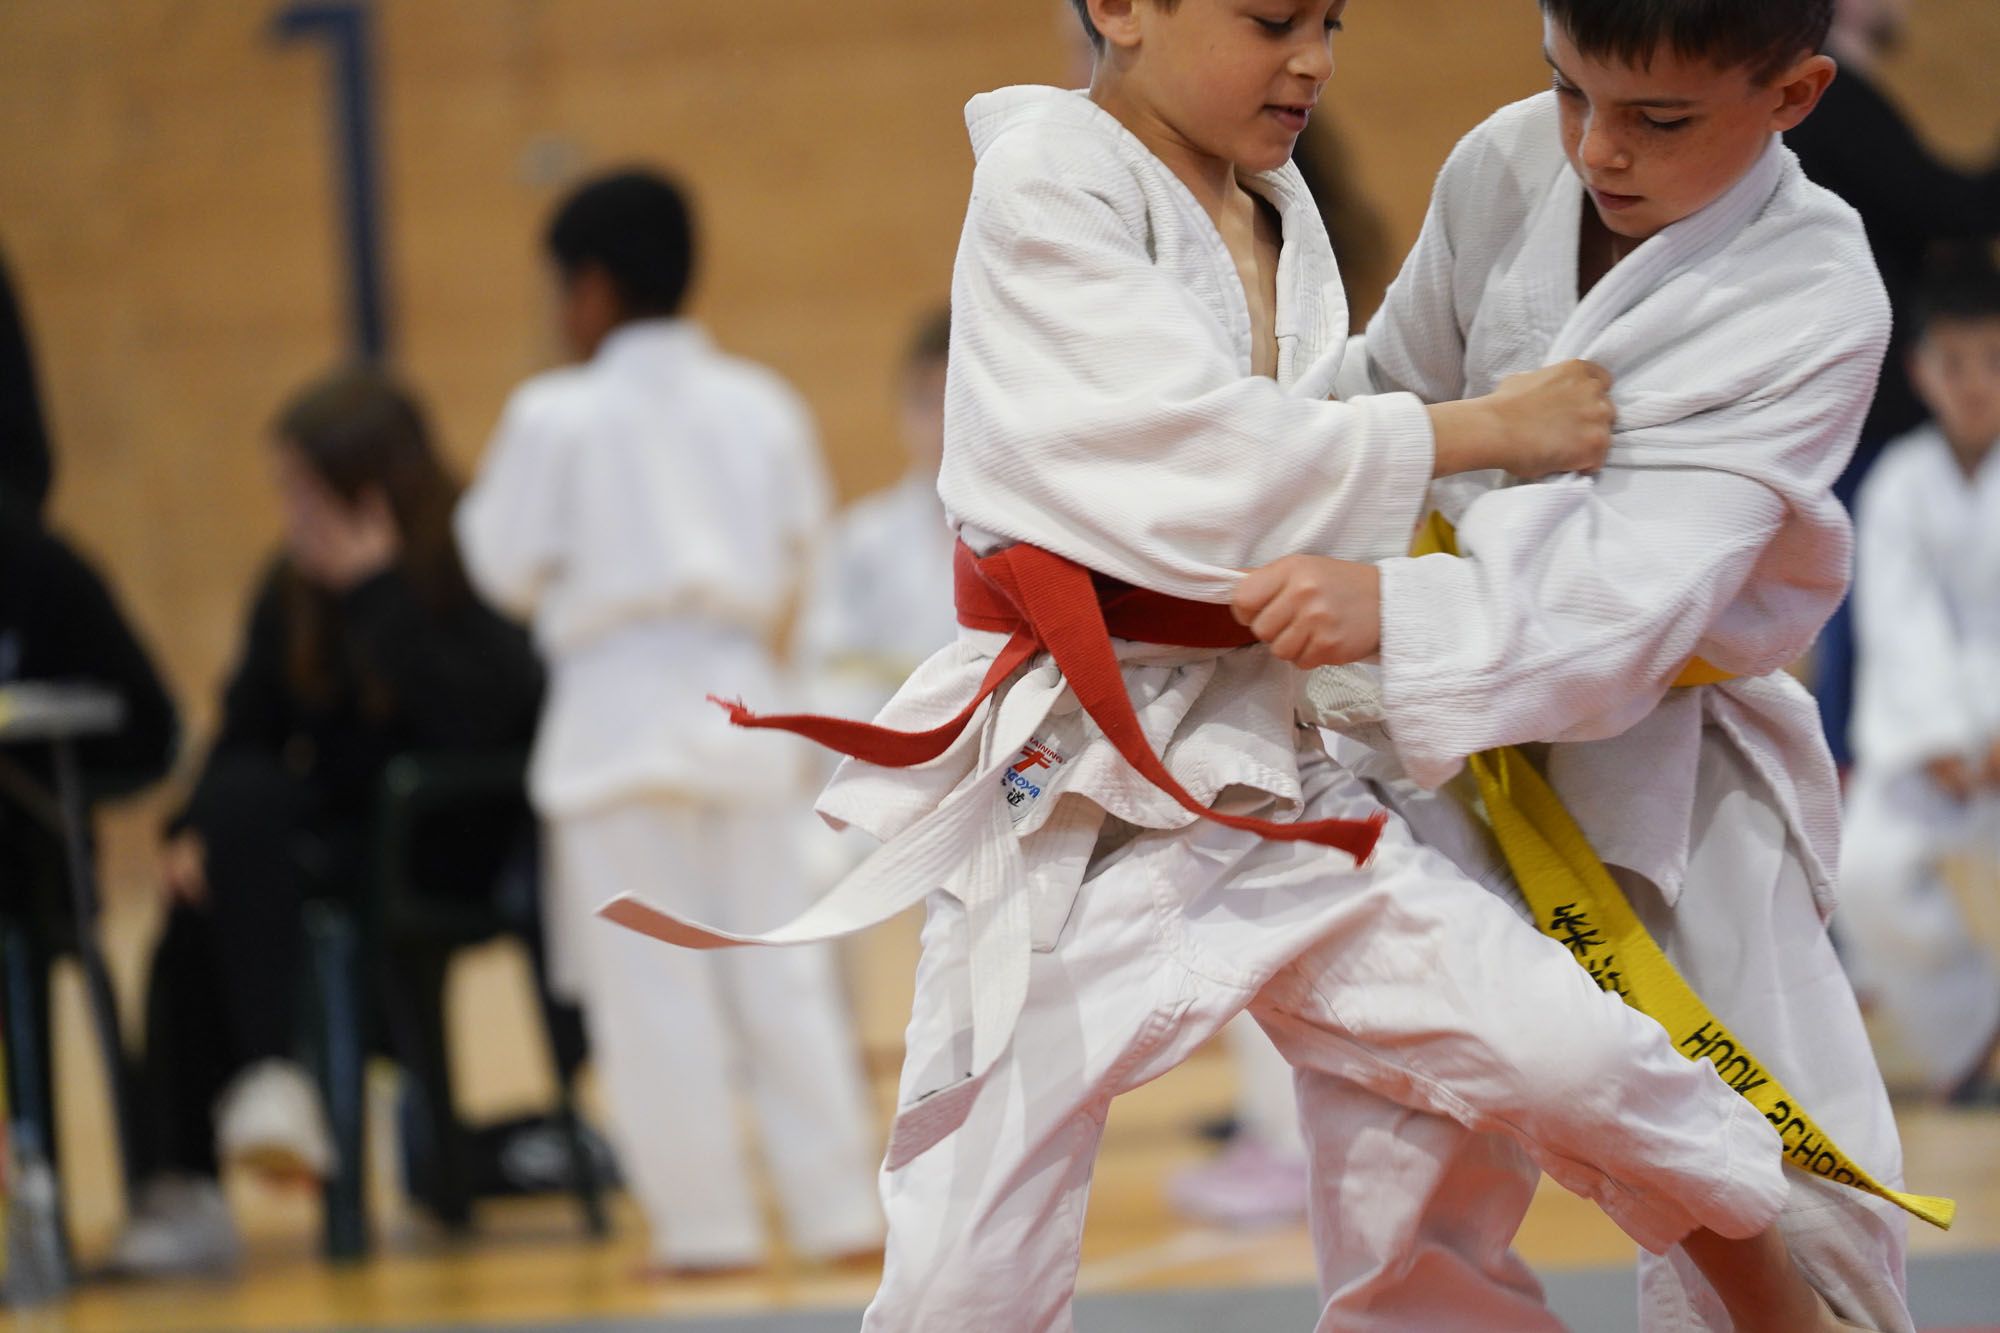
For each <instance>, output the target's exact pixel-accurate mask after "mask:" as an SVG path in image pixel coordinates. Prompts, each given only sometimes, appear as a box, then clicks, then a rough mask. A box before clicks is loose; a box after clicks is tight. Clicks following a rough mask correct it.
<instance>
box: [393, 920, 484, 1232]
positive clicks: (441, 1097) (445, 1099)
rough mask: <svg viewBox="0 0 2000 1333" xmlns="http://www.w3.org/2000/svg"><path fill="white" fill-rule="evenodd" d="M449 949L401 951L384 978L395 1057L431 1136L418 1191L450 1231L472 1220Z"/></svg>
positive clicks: (461, 1228) (470, 1222)
mask: <svg viewBox="0 0 2000 1333" xmlns="http://www.w3.org/2000/svg"><path fill="white" fill-rule="evenodd" d="M450 967H451V956H450V954H449V953H446V952H442V951H434V950H428V949H426V950H420V951H402V952H399V953H397V954H396V955H395V956H394V960H393V962H392V963H391V965H390V967H389V968H388V972H389V974H390V975H389V976H388V977H386V978H385V981H386V982H387V984H388V987H389V991H390V995H389V1026H390V1033H391V1040H392V1042H393V1043H394V1045H395V1049H396V1058H397V1060H398V1061H399V1062H400V1063H401V1064H402V1066H403V1070H404V1072H405V1073H406V1074H407V1075H408V1076H409V1078H410V1080H411V1083H412V1085H413V1086H412V1089H411V1091H412V1092H413V1093H414V1095H415V1096H416V1099H417V1107H416V1110H417V1113H418V1116H419V1118H420V1122H421V1127H422V1131H423V1133H424V1134H425V1136H426V1137H427V1138H428V1139H429V1143H428V1145H427V1146H428V1148H429V1149H430V1151H429V1152H428V1154H426V1156H427V1158H428V1165H429V1169H428V1171H427V1173H426V1175H427V1177H428V1178H427V1179H426V1180H425V1181H424V1182H422V1187H421V1193H422V1195H423V1197H424V1202H425V1203H426V1204H427V1205H429V1207H430V1210H431V1212H432V1213H433V1215H435V1216H436V1218H437V1220H438V1221H439V1222H440V1223H441V1224H442V1225H443V1226H444V1227H445V1228H446V1229H447V1230H450V1231H454V1232H461V1231H466V1230H469V1229H470V1228H471V1226H472V1189H471V1186H470V1184H469V1179H470V1172H469V1170H468V1168H467V1164H466V1160H465V1158H466V1131H465V1127H464V1126H463V1125H462V1124H460V1123H459V1120H458V1112H457V1108H456V1105H455V1103H454V1100H453V1097H452V1087H451V1053H450V1050H449V1047H448V1046H447V1043H446V1034H445V1006H444V995H445V979H446V976H447V974H448V973H449V971H450Z"/></svg>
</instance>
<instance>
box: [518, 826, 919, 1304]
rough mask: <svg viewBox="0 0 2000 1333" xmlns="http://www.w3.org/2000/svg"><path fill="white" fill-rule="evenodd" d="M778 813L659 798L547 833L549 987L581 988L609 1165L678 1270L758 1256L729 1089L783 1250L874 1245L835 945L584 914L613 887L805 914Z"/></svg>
mask: <svg viewBox="0 0 2000 1333" xmlns="http://www.w3.org/2000/svg"><path fill="white" fill-rule="evenodd" d="M788 815H789V811H787V810H785V809H784V808H783V807H773V808H771V809H769V810H765V809H761V808H759V807H756V806H742V805H719V804H703V803H698V802H694V801H685V800H673V799H667V798H661V799H634V800H628V801H622V802H619V803H616V804H613V805H609V806H605V807H602V808H600V809H598V810H595V811H593V812H591V813H586V814H579V815H574V816H568V817H563V818H558V819H556V820H555V821H553V827H554V831H555V871H556V873H555V876H554V885H553V887H554V891H555V892H554V895H553V900H552V901H551V902H550V904H549V926H550V935H551V939H552V942H553V943H556V944H557V945H558V948H557V950H556V953H557V959H558V962H559V963H567V964H568V966H567V967H566V968H559V969H558V980H568V981H570V982H571V983H572V984H574V985H575V987H576V989H577V990H578V991H579V992H580V994H579V997H578V998H580V999H581V1001H582V1002H583V1006H584V1013H585V1019H586V1024H587V1026H588V1029H589V1034H590V1047H591V1053H592V1058H593V1061H594V1063H595V1066H596V1069H597V1074H598V1078H599V1080H600V1081H601V1085H602V1088H603V1091H604V1095H605V1100H606V1104H607V1107H608V1109H609V1111H610V1119H611V1124H610V1130H611V1138H612V1141H613V1144H614V1146H615V1147H616V1148H617V1150H618V1160H619V1164H620V1165H621V1167H622V1168H623V1169H624V1172H625V1176H626V1179H627V1181H628V1183H629V1184H630V1187H631V1189H632V1192H633V1194H634V1195H635V1196H636V1197H637V1199H638V1201H639V1204H640V1207H641V1208H642V1209H643V1211H644V1212H645V1214H646V1220H647V1222H648V1224H649V1225H650V1226H651V1228H652V1232H653V1237H652V1243H653V1257H654V1258H655V1259H656V1260H657V1261H659V1262H661V1263H664V1264H667V1265H670V1266H674V1267H689V1268H715V1267H735V1266H740V1265H751V1264H756V1263H760V1262H762V1261H763V1259H764V1258H765V1255H766V1241H765V1231H764V1225H763V1216H762V1210H761V1208H760V1206H759V1202H758V1196H757V1191H756V1189H755V1186H754V1179H755V1177H754V1175H753V1173H752V1171H751V1163H750V1155H749V1151H748V1147H747V1145H746V1144H745V1142H744V1136H743V1132H742V1120H741V1117H740V1116H739V1114H738V1107H737V1094H738V1092H739V1090H743V1091H747V1092H748V1094H749V1098H750V1101H751V1103H752V1105H753V1106H754V1108H755V1111H756V1123H757V1126H758V1129H759V1131H760V1133H759V1138H760V1140H761V1146H762V1148H763V1154H764V1157H765V1158H766V1160H767V1161H768V1162H769V1164H770V1167H771V1174H772V1179H773V1182H774V1184H775V1186H776V1189H777V1193H778V1197H779V1200H780V1202H781V1204H782V1206H783V1209H784V1215H785V1220H786V1223H787V1230H788V1232H789V1235H790V1238H791V1242H792V1246H793V1248H794V1250H795V1251H797V1252H798V1253H800V1254H802V1255H805V1256H807V1257H830V1256H835V1255H840V1254H849V1253H855V1252H858V1251H865V1250H869V1249H872V1248H873V1247H874V1246H876V1245H877V1244H879V1243H880V1241H881V1237H882V1220H881V1212H880V1210H879V1207H878V1205H877V1203H876V1200H875V1193H874V1189H873V1182H872V1179H871V1174H872V1167H873V1163H874V1162H875V1160H876V1153H877V1145H876V1141H875V1134H874V1131H873V1128H872V1117H871V1115H870V1110H869V1106H868V1101H867V1095H866V1089H865V1086H864V1084H863V1081H862V1077H861V1068H860V1061H859V1055H858V1052H857V1049H856V1045H855V1040H854V1035H853V1033H852V1031H851V1030H850V1027H849V1023H848V1019H847V1016H846V1004H845V1001H844V998H843V996H842V995H841V992H840V985H839V980H838V975H837V971H836V964H835V958H834V955H833V953H832V946H831V945H820V946H815V947H809V948H800V949H746V950H740V951H736V952H732V953H726V954H712V953H709V954H704V953H693V952H689V951H687V950H682V949H671V948H667V947H665V946H663V945H661V944H660V943H658V942H657V941H655V940H650V939H647V938H646V937H645V936H643V935H639V934H635V933H634V932H632V931H629V930H625V929H623V928H622V927H619V926H615V925H613V924H612V923H611V922H609V921H606V920H604V919H602V918H601V917H598V916H597V915H596V914H595V913H596V910H597V908H598V907H599V906H601V905H602V904H603V902H604V901H605V900H606V899H608V898H610V897H612V896H614V895H616V894H618V893H623V892H630V893H638V894H643V895H645V896H647V897H649V898H652V899H654V900H655V901H659V902H661V903H665V904H670V905H672V906H673V907H675V908H677V909H680V910H683V911H687V912H690V913H698V914H700V915H701V916H702V917H704V918H705V919H708V920H711V921H717V922H727V923H733V924H739V925H745V926H748V925H753V924H754V925H762V924H764V923H767V922H769V921H772V920H776V919H781V918H783V917H785V916H787V915H789V914H791V913H793V912H795V911H797V910H798V909H799V908H800V907H801V906H803V902H804V898H805V896H806V889H805V887H804V886H803V885H802V883H801V881H800V876H799V870H798V866H797V865H796V863H795V861H796V858H795V857H794V855H793V845H792V836H791V834H792V830H791V827H790V823H789V820H788V818H787V816H788ZM565 951H567V953H565ZM565 973H567V974H568V975H567V976H565V975H564V974H565Z"/></svg>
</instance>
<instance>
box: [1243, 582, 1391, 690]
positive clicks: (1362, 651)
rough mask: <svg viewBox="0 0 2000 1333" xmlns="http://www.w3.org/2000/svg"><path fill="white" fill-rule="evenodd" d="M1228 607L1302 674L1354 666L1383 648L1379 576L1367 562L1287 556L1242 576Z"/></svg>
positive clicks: (1275, 652) (1275, 653)
mask: <svg viewBox="0 0 2000 1333" xmlns="http://www.w3.org/2000/svg"><path fill="white" fill-rule="evenodd" d="M1230 607H1231V609H1232V610H1233V611H1234V612H1235V615H1236V619H1237V622H1238V623H1239V624H1242V625H1246V626H1248V627H1249V629H1250V632H1251V633H1252V634H1255V635H1256V636H1257V638H1258V639H1259V640H1260V641H1262V642H1264V643H1267V644H1269V645H1270V646H1271V652H1272V653H1273V654H1274V655H1276V656H1277V657H1278V658H1279V659H1281V660H1282V661H1286V662H1290V663H1292V664H1293V665H1294V666H1297V667H1300V668H1303V669H1306V670H1311V669H1312V668H1314V667H1323V666H1345V665H1347V664H1348V663H1349V662H1359V661H1360V660H1361V659H1363V658H1365V657H1372V656H1373V655H1374V654H1375V653H1376V652H1377V651H1378V650H1380V648H1381V646H1382V572H1381V571H1380V570H1378V569H1377V568H1375V566H1373V565H1363V564H1356V563H1355V562H1354V561H1351V560H1333V559H1329V558H1328V557H1326V556H1320V555H1288V556H1286V557H1285V558H1284V559H1282V560H1275V561H1273V562H1272V563H1270V564H1268V565H1265V566H1264V567H1263V568H1262V569H1256V570H1252V571H1251V572H1250V573H1249V574H1247V575H1245V576H1244V578H1243V582H1241V583H1240V584H1238V585H1237V586H1236V595H1235V596H1234V597H1233V598H1232V599H1231V600H1230Z"/></svg>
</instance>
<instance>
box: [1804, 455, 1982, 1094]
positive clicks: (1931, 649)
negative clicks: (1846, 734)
mask: <svg viewBox="0 0 2000 1333" xmlns="http://www.w3.org/2000/svg"><path fill="white" fill-rule="evenodd" d="M1857 509H1858V518H1857V522H1858V523H1859V526H1860V559H1859V561H1858V564H1857V569H1856V574H1855V588H1854V613H1855V625H1856V629H1857V631H1858V637H1859V640H1860V646H1861V654H1860V682H1859V685H1860V688H1859V691H1858V694H1857V698H1856V708H1855V713H1854V733H1853V736H1854V749H1855V765H1854V773H1853V779H1852V782H1851V784H1850V786H1849V789H1848V802H1847V819H1848V826H1847V842H1846V847H1845V850H1844V854H1843V856H1842V860H1841V874H1842V884H1843V886H1844V889H1845V892H1844V899H1845V903H1846V915H1845V916H1844V917H1843V920H1844V921H1845V922H1847V923H1849V924H1851V925H1852V926H1853V927H1854V929H1853V930H1851V931H1849V932H1848V933H1847V934H1846V936H1844V938H1845V940H1846V942H1847V943H1848V944H1850V945H1851V946H1852V948H1853V952H1854V954H1855V956H1856V959H1857V961H1858V963H1859V964H1860V967H1859V972H1860V977H1861V982H1862V984H1863V986H1864V987H1865V988H1866V989H1868V990H1869V991H1870V993H1871V994H1872V995H1873V997H1874V998H1875V1000H1876V1002H1877V1006H1878V1007H1877V1018H1878V1019H1879V1020H1880V1023H1881V1027H1882V1037H1883V1059H1884V1063H1885V1064H1888V1065H1890V1066H1891V1067H1892V1069H1894V1071H1895V1072H1896V1073H1897V1074H1901V1075H1905V1076H1910V1077H1914V1078H1917V1079H1920V1080H1923V1081H1927V1082H1930V1083H1932V1084H1934V1085H1945V1084H1949V1083H1952V1082H1955V1081H1957V1080H1959V1079H1961V1078H1963V1077H1965V1076H1966V1075H1967V1074H1968V1073H1969V1072H1971V1067H1972V1065H1973V1064H1974V1063H1975V1062H1976V1061H1978V1060H1979V1059H1980V1058H1981V1057H1982V1056H1983V1055H1984V1054H1985V1052H1986V1049H1987V1044H1988V1042H1989V1041H1990V1040H1991V1038H1992V1035H1993V1032H1994V1028H1995V1025H1996V1024H2000V960H1996V959H1995V958H1994V957H1993V956H1992V955H1991V953H1990V952H1989V950H1988V948H1987V947H1985V946H1984V945H1982V944H1981V943H1980V942H1979V941H1978V940H1977V939H1976V938H1974V936H1973V935H1972V933H1971V932H1970V931H1969V930H1968V927H1967V922H1966V920H1965V917H1964V915H1963V913H1962V912H1961V911H1960V909H1959V905H1958V900H1957V898H1956V897H1955V896H1954V895H1953V892H1952V889H1951V886H1950V885H1949V884H1948V883H1946V882H1945V879H1944V877H1943V873H1942V872H1943V869H1944V865H1943V863H1944V861H1945V860H1946V859H1947V858H1949V857H1951V856H1953V855H1959V854H1970V855H1972V856H1974V857H1983V858H1984V859H1985V860H1986V862H1987V863H1988V864H1991V863H1992V861H1993V860H1994V859H1995V858H1996V857H2000V797H1996V796H1995V795H1994V794H1993V793H1991V792H1985V793H1981V794H1979V795H1976V796H1975V797H1974V798H1973V799H1972V800H1970V801H1965V802H1961V801H1956V800H1953V799H1952V798H1951V797H1950V796H1947V795H1946V794H1945V793H1944V792H1943V791H1942V790H1940V789H1939V788H1938V787H1937V785H1936V784H1935V783H1933V782H1932V781H1931V780H1930V778H1929V776H1928V775H1927V774H1926V773H1924V771H1923V766H1924V765H1925V764H1926V763H1927V762H1928V761H1930V760H1932V759H1936V758H1939V757H1940V756H1944V755H1959V756H1962V757H1963V758H1964V759H1965V760H1966V761H1967V762H1968V763H1969V764H1971V765H1972V766H1973V768H1974V769H1975V771H1976V770H1977V769H1978V768H1979V767H1980V766H1981V765H1983V764H1984V762H1985V758H1986V751H1987V748H1988V747H1989V746H1990V745H1991V744H1992V743H1993V741H1994V740H1995V739H1996V738H2000V450H1995V451H1993V452H1990V453H1988V454H1987V456H1986V458H1985V460H1984V461H1983V462H1982V463H1981V464H1980V466H1979V468H1978V471H1977V472H1976V473H1975V474H1974V475H1973V476H1971V477H1968V476H1967V475H1966V473H1965V471H1964V470H1963V469H1962V468H1961V467H1960V466H1959V463H1958V460H1957V458H1956V457H1955V456H1954V455H1953V453H1952V449H1951V446H1950V444H1948V443H1947V442H1946V440H1945V438H1944V436H1943V435H1942V434H1940V433H1939V432H1938V430H1937V429H1936V428H1935V427H1932V426H1926V427H1924V428H1923V429H1921V430H1918V431H1916V432H1915V433H1913V434H1911V435H1907V436H1905V437H1904V438H1902V439H1901V440H1898V441H1897V442H1895V443H1894V444H1891V445H1890V446H1889V447H1888V449H1886V450H1885V451H1883V454H1882V457H1881V460H1880V461H1879V462H1877V463H1876V465H1875V468H1874V470H1873V471H1872V472H1870V473H1869V475H1868V480H1867V482H1866V483H1865V484H1864V485H1863V486H1862V488H1861V498H1860V503H1859V505H1858V506H1857Z"/></svg>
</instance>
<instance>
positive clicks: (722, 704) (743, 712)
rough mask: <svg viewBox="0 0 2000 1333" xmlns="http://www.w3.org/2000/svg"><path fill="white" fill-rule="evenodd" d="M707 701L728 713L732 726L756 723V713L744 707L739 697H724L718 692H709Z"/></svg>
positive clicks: (747, 725) (754, 724)
mask: <svg viewBox="0 0 2000 1333" xmlns="http://www.w3.org/2000/svg"><path fill="white" fill-rule="evenodd" d="M708 701H709V702H710V703H712V704H714V705H715V706H716V707H717V708H720V709H721V710H722V711H723V712H725V713H727V714H729V725H730V726H732V727H754V726H756V725H757V715H756V714H755V713H753V712H751V711H750V710H749V709H748V708H746V707H744V706H743V701H742V700H741V699H725V698H723V697H722V696H721V695H719V694H711V695H709V696H708Z"/></svg>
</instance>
